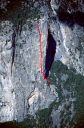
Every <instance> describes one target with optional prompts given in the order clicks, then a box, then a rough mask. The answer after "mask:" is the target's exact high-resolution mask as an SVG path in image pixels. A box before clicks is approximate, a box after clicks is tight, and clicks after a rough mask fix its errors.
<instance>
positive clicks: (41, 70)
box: [37, 23, 51, 85]
mask: <svg viewBox="0 0 84 128" xmlns="http://www.w3.org/2000/svg"><path fill="white" fill-rule="evenodd" d="M37 30H38V33H39V37H40V39H39V42H40V72H41V74H42V77H43V79H44V80H47V82H48V84H49V85H50V83H51V81H50V80H49V79H48V78H46V77H45V74H44V72H43V62H42V61H43V55H42V32H40V25H39V23H38V24H37Z"/></svg>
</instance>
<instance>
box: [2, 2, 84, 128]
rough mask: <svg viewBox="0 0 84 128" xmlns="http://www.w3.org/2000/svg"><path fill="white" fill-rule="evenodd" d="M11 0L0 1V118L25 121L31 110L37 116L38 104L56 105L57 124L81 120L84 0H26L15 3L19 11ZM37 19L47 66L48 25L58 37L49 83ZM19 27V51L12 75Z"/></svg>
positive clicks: (55, 124) (48, 106) (66, 124)
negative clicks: (44, 75)
mask: <svg viewBox="0 0 84 128" xmlns="http://www.w3.org/2000/svg"><path fill="white" fill-rule="evenodd" d="M32 3H33V4H32ZM7 4H10V6H12V5H11V1H9V2H7V3H6V1H1V3H0V8H1V10H2V14H1V15H2V17H1V20H0V122H5V121H12V120H17V121H22V120H24V118H27V117H28V116H29V115H32V116H34V117H35V118H36V117H37V116H36V113H37V112H38V110H39V111H41V110H45V108H47V109H49V110H51V112H50V115H48V116H50V117H52V122H53V127H55V126H57V128H60V127H61V125H63V126H64V127H71V124H70V122H72V123H73V125H74V124H75V123H76V121H77V120H76V118H75V116H76V115H77V116H78V118H77V119H79V118H80V116H81V115H80V116H79V113H78V111H80V113H84V109H83V108H84V107H83V105H82V106H81V104H80V101H81V103H82V104H83V100H82V99H83V95H82V96H81V93H82V94H83V82H84V77H83V76H84V27H83V24H84V23H83V16H84V14H83V13H84V7H83V6H84V5H83V1H76V0H75V1H71V0H70V1H67V0H60V1H57V0H51V1H43V2H40V1H33V2H29V3H28V1H26V2H24V1H22V4H21V5H22V8H20V10H18V9H17V7H16V6H14V7H16V11H14V16H13V12H12V13H10V11H9V10H10V7H9V8H6V7H7ZM30 6H31V8H30ZM36 8H39V9H38V10H37V9H36ZM6 9H8V10H6ZM7 11H9V13H8V14H9V15H6V14H7ZM35 12H36V13H35ZM78 14H80V17H79V15H78ZM5 15H6V17H5ZM38 21H39V25H40V30H41V32H42V55H43V58H42V59H43V63H42V65H43V67H44V65H45V57H46V47H47V37H48V28H49V29H50V31H51V34H52V35H53V37H54V39H55V41H56V55H55V61H54V63H53V65H52V69H51V70H50V79H51V85H50V87H49V86H48V83H47V81H46V80H44V79H43V77H42V75H41V73H40V42H39V38H40V37H39V33H38V30H37V25H38ZM17 26H19V27H18V31H17ZM14 31H15V32H16V36H15V56H14V63H13V66H12V75H11V63H12V55H13V48H14V47H11V46H12V44H11V43H12V41H13V38H12V37H13V33H14ZM52 103H53V104H52ZM50 106H52V109H50ZM78 106H80V108H81V109H78ZM68 112H69V113H68ZM67 114H69V116H67ZM64 116H65V117H66V118H65V119H63V117H64ZM68 117H69V119H68ZM46 118H47V117H46ZM38 119H39V118H38ZM72 120H74V121H72ZM66 122H67V123H66ZM73 125H72V126H73ZM39 127H40V126H39ZM46 127H47V126H46Z"/></svg>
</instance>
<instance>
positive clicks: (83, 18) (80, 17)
mask: <svg viewBox="0 0 84 128" xmlns="http://www.w3.org/2000/svg"><path fill="white" fill-rule="evenodd" d="M58 18H59V20H60V21H61V22H63V23H65V24H68V25H69V26H70V27H72V26H73V25H74V24H78V25H81V26H84V13H82V12H80V11H77V12H74V13H71V14H69V13H68V12H65V11H60V10H59V11H58Z"/></svg>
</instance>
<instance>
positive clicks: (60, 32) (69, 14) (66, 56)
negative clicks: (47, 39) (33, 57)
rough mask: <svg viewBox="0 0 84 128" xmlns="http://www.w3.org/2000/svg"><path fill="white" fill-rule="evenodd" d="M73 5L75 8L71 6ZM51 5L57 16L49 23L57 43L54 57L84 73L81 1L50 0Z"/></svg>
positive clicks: (83, 35) (83, 13)
mask: <svg viewBox="0 0 84 128" xmlns="http://www.w3.org/2000/svg"><path fill="white" fill-rule="evenodd" d="M73 5H74V6H75V7H76V8H73ZM51 7H52V10H53V13H54V15H55V17H57V19H54V20H51V23H50V26H51V30H52V33H53V36H54V37H55V39H56V40H57V44H58V45H57V49H56V59H57V60H61V61H62V62H63V63H64V64H66V65H67V66H68V67H69V68H74V69H76V71H77V72H78V73H81V74H82V75H84V66H83V63H84V52H83V51H84V43H83V41H84V40H83V39H84V27H83V26H84V20H83V19H84V11H83V9H84V7H83V1H67V0H65V1H54V0H51ZM69 8H70V9H69ZM70 10H71V11H70ZM79 16H80V18H79Z"/></svg>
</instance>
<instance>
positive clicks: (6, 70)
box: [0, 17, 58, 122]
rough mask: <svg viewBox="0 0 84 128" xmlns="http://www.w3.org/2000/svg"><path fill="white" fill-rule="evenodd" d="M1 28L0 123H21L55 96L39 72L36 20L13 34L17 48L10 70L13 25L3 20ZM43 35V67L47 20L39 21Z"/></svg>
mask: <svg viewBox="0 0 84 128" xmlns="http://www.w3.org/2000/svg"><path fill="white" fill-rule="evenodd" d="M0 25H1V29H0V110H1V111H0V121H1V122H2V121H9V120H15V119H17V120H18V121H21V120H23V119H24V118H25V117H26V116H27V115H28V114H31V115H34V114H35V112H36V111H37V110H38V109H43V108H46V107H48V106H49V105H50V103H52V102H53V101H54V100H55V99H56V97H58V96H57V94H56V95H54V94H53V89H50V88H49V87H48V86H47V83H46V80H44V79H43V77H42V74H41V73H40V42H39V41H40V36H39V33H38V30H37V21H35V22H34V21H32V28H31V29H29V26H28V21H26V24H24V25H23V27H22V31H21V34H20V35H19V34H16V49H15V59H14V65H13V67H12V76H11V62H12V47H11V42H12V33H13V24H12V23H11V22H9V21H4V22H3V21H2V22H1V24H0ZM39 26H40V31H41V32H42V53H43V58H42V61H43V63H42V65H45V56H46V45H47V33H48V28H47V21H46V17H43V18H42V19H40V20H39Z"/></svg>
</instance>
